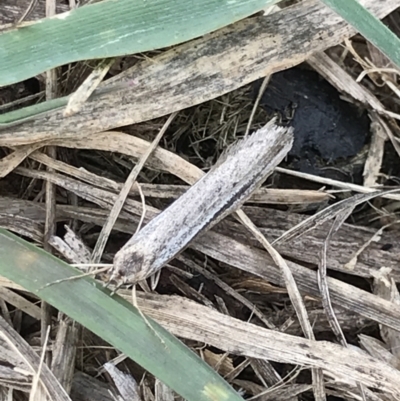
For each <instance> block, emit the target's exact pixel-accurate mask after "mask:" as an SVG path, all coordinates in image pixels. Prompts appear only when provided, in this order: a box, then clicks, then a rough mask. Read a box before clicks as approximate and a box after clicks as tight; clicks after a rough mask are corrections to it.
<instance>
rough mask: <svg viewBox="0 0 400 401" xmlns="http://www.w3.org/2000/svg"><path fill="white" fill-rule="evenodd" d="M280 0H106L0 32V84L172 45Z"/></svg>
mask: <svg viewBox="0 0 400 401" xmlns="http://www.w3.org/2000/svg"><path fill="white" fill-rule="evenodd" d="M277 1H278V0H201V1H199V0H104V1H102V2H99V3H95V4H91V5H86V6H83V7H81V8H78V9H75V10H72V11H69V12H66V13H63V14H58V15H57V16H55V17H52V18H46V19H43V20H40V21H37V22H36V23H34V24H32V25H29V26H24V27H21V28H18V29H14V30H11V31H8V32H5V33H3V34H1V35H0V86H4V85H9V84H12V83H15V82H19V81H22V80H24V79H27V78H29V77H32V76H35V75H37V74H39V73H42V72H44V71H46V70H50V69H52V68H55V67H57V66H60V65H63V64H67V63H71V62H74V61H79V60H89V59H97V58H107V57H114V56H123V55H127V54H134V53H139V52H145V51H149V50H154V49H160V48H163V47H167V46H172V45H176V44H178V43H182V42H185V41H188V40H191V39H194V38H196V37H199V36H202V35H205V34H207V33H210V32H212V31H215V30H217V29H219V28H222V27H224V26H227V25H229V24H232V23H234V22H236V21H238V20H241V19H243V18H245V17H248V16H249V15H251V14H254V13H256V12H258V11H260V10H261V9H262V8H264V7H266V6H267V5H271V4H274V3H276V2H277Z"/></svg>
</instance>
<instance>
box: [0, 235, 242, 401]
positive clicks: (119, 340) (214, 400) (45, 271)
mask: <svg viewBox="0 0 400 401" xmlns="http://www.w3.org/2000/svg"><path fill="white" fill-rule="evenodd" d="M77 274H80V273H79V272H78V271H77V270H76V269H74V268H72V267H71V266H69V265H67V264H66V263H64V262H63V261H61V260H60V259H58V258H56V257H54V256H53V255H51V254H49V253H47V252H45V251H44V250H42V249H40V248H38V247H36V246H35V245H33V244H31V243H29V242H26V241H24V240H22V239H21V238H19V237H18V236H16V235H14V234H11V233H10V232H8V231H6V230H4V229H0V275H2V276H4V277H7V278H8V279H10V280H12V281H13V282H15V283H17V284H19V285H21V286H22V287H24V288H25V289H26V290H28V291H30V292H32V293H35V294H37V295H38V296H40V298H42V299H44V300H45V301H46V302H48V303H49V304H51V305H53V306H54V307H56V308H57V309H58V310H60V311H62V312H64V313H65V314H67V315H68V316H70V317H71V318H73V319H75V320H76V321H77V322H79V323H80V324H82V325H83V326H85V327H87V328H88V329H89V330H91V331H92V332H93V333H95V334H97V335H98V336H100V337H102V338H103V339H104V340H105V341H107V342H109V343H110V344H112V345H113V346H114V347H115V348H117V349H119V350H120V351H122V352H124V353H125V354H126V355H128V356H129V357H130V358H132V359H133V360H134V361H136V362H137V363H138V364H139V365H141V366H142V367H143V368H145V369H146V370H148V371H149V372H150V373H152V374H153V375H154V376H156V377H157V378H158V379H160V380H161V381H162V382H163V383H165V384H166V385H168V386H169V387H170V388H171V389H173V390H174V391H176V392H177V393H178V394H180V395H181V396H182V397H183V398H185V399H186V400H188V401H227V400H230V401H243V399H242V398H241V397H240V396H239V395H238V394H237V393H236V392H235V391H234V389H233V388H232V387H230V386H229V385H228V383H227V382H226V381H224V380H223V379H222V378H221V377H220V376H219V375H218V374H217V373H216V372H215V371H213V370H212V369H211V367H209V366H208V365H207V364H206V363H205V362H203V361H202V360H201V359H200V358H199V357H197V355H196V354H194V353H193V352H192V351H191V350H190V349H189V348H187V347H186V346H185V345H184V344H183V343H182V342H180V341H179V340H178V339H177V338H175V337H174V336H173V335H171V334H170V333H169V332H168V331H166V330H165V329H163V328H162V327H161V326H159V325H158V324H157V323H155V322H154V321H152V320H151V319H150V318H147V320H148V322H150V324H151V326H152V328H153V329H154V330H156V332H157V334H156V333H155V332H154V331H153V330H152V329H151V328H150V327H149V326H148V323H146V322H145V321H144V319H143V318H142V317H141V315H140V313H139V312H138V311H137V310H136V309H135V308H134V307H133V306H132V305H131V304H129V302H126V301H125V300H124V299H122V298H120V297H118V296H113V297H110V291H108V290H107V289H104V288H103V287H102V286H101V285H100V284H98V283H97V282H96V281H95V280H92V279H90V278H88V277H82V278H80V279H78V280H73V281H72V280H70V281H64V282H61V283H59V284H54V285H52V286H48V287H45V288H43V286H45V285H46V284H47V283H51V282H54V281H56V280H60V279H65V278H68V277H73V276H76V275H77ZM160 337H161V338H162V341H161V339H160Z"/></svg>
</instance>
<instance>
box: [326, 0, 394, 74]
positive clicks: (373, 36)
mask: <svg viewBox="0 0 400 401" xmlns="http://www.w3.org/2000/svg"><path fill="white" fill-rule="evenodd" d="M322 2H323V3H325V4H326V5H327V6H328V7H329V8H331V9H332V10H333V11H335V12H336V13H338V14H339V15H340V16H341V17H342V18H343V19H344V20H345V21H347V22H348V23H349V24H350V25H352V26H353V27H354V28H355V29H357V31H358V32H360V33H361V35H363V36H364V37H365V39H367V40H369V41H370V42H371V43H372V44H373V45H374V46H376V47H377V48H378V49H379V50H380V51H381V52H382V53H383V54H385V56H386V57H388V58H389V60H391V61H392V62H393V63H394V64H396V65H397V66H398V67H399V68H400V39H399V38H398V37H397V36H396V35H395V34H394V33H393V32H392V31H391V30H390V29H389V28H388V27H387V26H386V25H384V24H383V23H382V22H381V21H380V20H379V19H378V18H376V17H375V16H374V15H373V14H371V13H370V12H369V11H368V10H367V9H366V8H365V7H363V6H362V5H361V4H360V3H359V2H358V1H357V0H346V1H337V0H322Z"/></svg>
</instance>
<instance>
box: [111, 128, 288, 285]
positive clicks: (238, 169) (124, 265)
mask: <svg viewBox="0 0 400 401" xmlns="http://www.w3.org/2000/svg"><path fill="white" fill-rule="evenodd" d="M292 144H293V129H292V128H290V127H281V126H278V125H276V124H275V120H271V121H270V122H268V123H267V124H266V125H265V126H263V127H262V128H261V129H259V130H258V131H256V132H255V133H253V134H252V135H250V136H248V137H246V138H244V139H242V140H240V141H238V142H237V143H236V144H234V145H233V146H231V147H230V148H229V149H228V151H227V152H225V153H224V154H223V155H222V156H221V157H220V158H219V160H218V161H217V163H216V164H215V165H214V166H213V167H212V169H211V170H210V171H209V172H208V173H207V174H206V175H204V176H203V177H202V178H201V179H200V180H199V181H197V182H196V183H195V184H194V185H193V186H192V187H190V188H189V189H188V190H187V191H186V192H185V193H184V194H183V195H182V196H181V197H179V198H178V199H177V200H176V201H175V202H174V203H172V204H171V205H170V206H169V207H168V208H167V209H166V210H165V211H163V212H162V213H160V214H159V215H158V216H156V217H155V218H154V219H153V220H151V221H150V222H149V223H148V224H147V225H146V226H145V227H144V228H143V229H142V230H140V231H139V232H138V233H136V234H135V235H134V236H133V237H132V238H131V239H130V240H129V241H128V242H127V243H126V244H125V245H124V246H123V247H122V248H121V249H120V250H119V251H118V252H117V253H116V255H115V257H114V263H113V270H112V274H111V278H110V280H113V281H116V282H117V283H118V284H119V285H121V284H125V283H131V284H136V283H137V282H139V281H142V280H144V279H146V278H148V277H149V276H151V275H153V274H154V273H156V272H158V271H159V270H160V269H161V268H162V267H163V266H164V265H165V264H167V263H168V262H169V261H171V260H172V259H173V258H174V257H175V256H176V255H177V254H178V253H180V252H181V251H182V250H184V249H185V248H186V247H187V246H188V245H189V244H190V242H191V241H193V239H195V238H196V237H197V236H198V235H200V234H201V233H203V232H205V231H206V230H208V229H210V228H211V227H212V226H214V225H215V224H217V223H218V222H219V221H221V220H222V219H223V218H225V217H226V216H228V215H229V214H230V213H232V212H234V211H235V210H237V209H238V208H239V207H240V206H241V205H242V204H243V203H244V202H245V201H246V200H247V199H248V198H249V197H250V196H251V194H252V193H253V192H254V191H255V190H257V189H258V188H259V187H260V186H261V184H262V183H263V182H264V181H265V180H266V178H267V177H268V176H269V175H270V174H271V173H272V172H273V170H274V168H275V167H276V166H277V165H278V164H279V163H280V162H281V161H282V160H283V158H284V157H285V156H286V155H287V153H288V152H289V150H290V149H291V147H292Z"/></svg>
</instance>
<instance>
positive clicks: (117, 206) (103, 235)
mask: <svg viewBox="0 0 400 401" xmlns="http://www.w3.org/2000/svg"><path fill="white" fill-rule="evenodd" d="M175 116H176V113H173V114H171V115H170V116H169V118H168V120H167V121H166V123H165V124H164V126H163V128H162V129H161V130H160V132H159V133H158V135H157V137H156V138H155V139H154V141H153V142H152V144H151V146H150V147H149V148H148V150H147V151H146V152H145V153H144V155H143V156H142V158H141V160H140V161H139V162H138V163H137V164H136V166H135V167H134V168H133V169H132V171H131V172H130V174H129V176H128V178H127V179H126V181H125V184H124V186H123V188H122V189H121V192H120V194H119V195H118V197H117V198H116V200H115V203H114V206H113V208H112V209H111V212H110V216H109V218H108V219H107V221H106V223H105V224H104V226H103V228H102V230H101V232H100V235H99V238H98V240H97V242H96V246H95V248H94V250H93V254H92V258H91V262H93V263H99V262H100V259H101V255H102V254H103V251H104V248H105V246H106V243H107V240H108V237H109V235H110V233H111V230H112V228H113V226H114V224H115V222H116V221H117V218H118V216H119V214H120V213H121V210H122V207H123V206H124V203H125V201H126V198H127V196H128V194H129V191H130V189H131V188H132V186H133V184H134V182H135V181H136V179H137V176H138V175H139V173H140V171H141V170H142V168H143V166H144V165H145V163H146V161H147V159H148V158H149V157H150V155H151V154H152V153H153V152H154V150H155V149H156V148H157V146H158V144H159V142H160V140H161V138H162V137H163V135H164V133H165V131H166V130H167V129H168V127H169V125H170V124H171V122H172V120H173V119H174V118H175Z"/></svg>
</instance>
